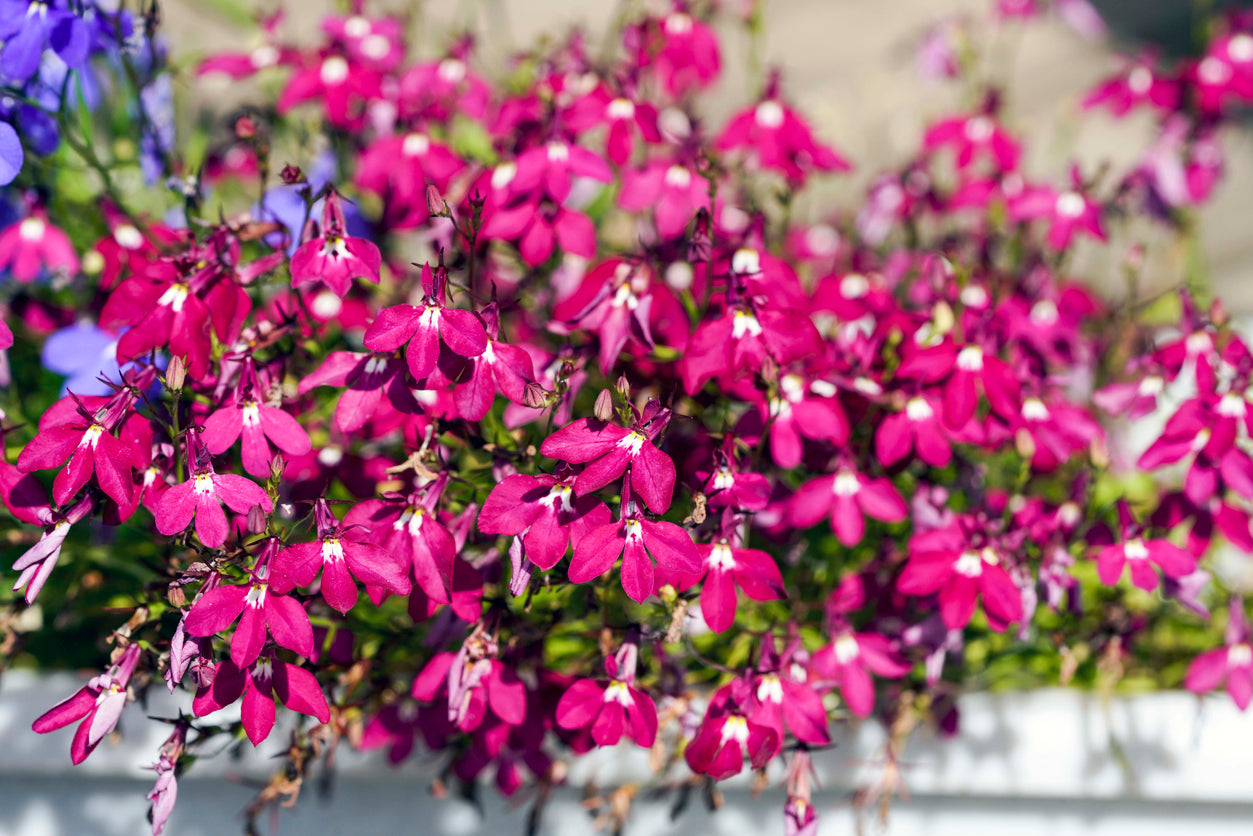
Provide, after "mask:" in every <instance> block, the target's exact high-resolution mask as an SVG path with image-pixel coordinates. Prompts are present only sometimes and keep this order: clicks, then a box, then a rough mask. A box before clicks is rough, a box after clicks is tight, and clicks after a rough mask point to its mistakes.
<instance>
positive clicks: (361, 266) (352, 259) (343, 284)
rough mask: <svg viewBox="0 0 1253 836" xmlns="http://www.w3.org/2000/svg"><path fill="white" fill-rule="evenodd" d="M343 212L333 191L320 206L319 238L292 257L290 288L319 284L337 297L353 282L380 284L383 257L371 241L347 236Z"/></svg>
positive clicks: (312, 240)
mask: <svg viewBox="0 0 1253 836" xmlns="http://www.w3.org/2000/svg"><path fill="white" fill-rule="evenodd" d="M347 229H348V225H347V223H346V222H345V221H344V209H343V207H342V206H340V197H339V193H338V192H336V191H335V190H334V189H331V190H330V192H329V193H328V194H327V195H326V200H325V202H324V203H323V204H322V229H321V232H322V234H321V235H319V236H318V237H316V238H311V239H310V240H308V241H306V242H305V243H303V244H301V245H300V248H299V249H298V250H296V252H295V253H294V254H293V255H292V257H291V286H292V287H297V288H298V287H300V286H302V285H306V284H313V283H314V282H322V283H323V284H325V285H326V286H327V287H328V288H330V290H331V291H332V292H333V293H334V294H335V295H337V296H343V295H344V294H346V293H347V292H348V290H349V289H350V288H351V287H352V280H353V279H356V278H361V279H367V280H369V281H372V282H374V283H375V284H378V283H379V271H380V269H381V268H382V265H383V256H382V255H381V254H380V253H379V248H378V247H377V246H375V244H374V243H373V242H372V241H367V240H366V239H364V238H353V237H351V236H349V235H348V234H347Z"/></svg>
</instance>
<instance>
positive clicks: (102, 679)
mask: <svg viewBox="0 0 1253 836" xmlns="http://www.w3.org/2000/svg"><path fill="white" fill-rule="evenodd" d="M138 661H139V645H137V644H130V645H127V646H126V649H125V650H123V651H122V656H121V658H119V659H118V661H117V663H116V664H114V665H113V666H112V667H110V668H109V670H108V671H106V672H105V673H102V674H100V675H99V676H95V677H93V678H92V679H91V680H90V681H89V682H88V683H87V684H86V685H84V686H83V687H82V688H80V689H79V690H78V691H77V692H76V693H75V694H74V696H72V697H70V698H69V699H67V700H65V701H64V702H61V703H58V704H57V705H55V706H53V707H52V708H50V709H48V710H47V711H46V712H44V713H43V714H41V715H40V716H39V718H38V719H37V720H35V722H34V723H33V724H32V725H31V728H32V729H34V730H35V731H36V732H37V733H39V734H47V733H48V732H51V731H56V730H57V729H62V728H65V727H66V726H68V725H69V724H70V723H74V722H77V721H78V720H82V721H83V722H82V723H79V726H78V731H76V732H75V733H74V740H73V741H72V742H71V743H70V760H72V761H73V762H74V763H75V764H80V763H82V762H83V761H84V760H85V759H86V757H87V756H88V755H90V754H91V753H92V751H93V750H94V749H95V748H96V746H98V745H99V744H100V741H101V740H104V738H105V737H106V736H107V735H108V734H109V733H110V732H112V731H113V729H114V727H115V726H117V721H118V719H119V718H120V717H121V716H122V709H123V708H124V707H125V706H126V683H127V682H128V681H130V678H131V674H133V673H134V672H135V664H136V663H137V662H138Z"/></svg>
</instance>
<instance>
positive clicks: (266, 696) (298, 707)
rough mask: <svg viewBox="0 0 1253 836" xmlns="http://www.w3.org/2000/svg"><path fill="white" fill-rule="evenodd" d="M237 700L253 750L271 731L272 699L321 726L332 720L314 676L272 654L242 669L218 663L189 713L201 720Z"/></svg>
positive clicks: (226, 662)
mask: <svg viewBox="0 0 1253 836" xmlns="http://www.w3.org/2000/svg"><path fill="white" fill-rule="evenodd" d="M240 697H243V705H242V709H241V717H242V719H243V724H244V732H245V733H247V735H248V739H249V740H250V741H252V745H253V746H258V745H260V744H261V741H263V740H265V739H266V738H267V737H269V736H270V731H271V730H272V729H273V728H274V700H275V699H277V700H278V701H279V702H281V703H282V704H283V705H285V706H286V707H287V708H290V709H291V710H292V711H297V712H299V713H301V714H306V715H308V716H310V717H314V718H316V719H317V721H318V722H320V723H328V722H330V719H331V710H330V708H329V706H327V704H326V697H325V696H324V695H323V694H322V688H321V686H319V685H318V681H317V679H316V678H314V676H313V674H311V673H309V671H307V670H305V669H304V668H302V667H300V666H299V665H293V664H291V663H290V662H284V661H282V660H281V659H279V658H277V657H275V656H274V655H273V654H272V653H267V654H266V655H264V656H262V657H260V658H259V659H257V660H256V661H255V662H253V663H252V664H251V665H250V666H245V667H243V668H241V667H240V666H239V665H236V664H235V662H233V661H232V660H230V659H223V660H222V661H221V662H219V663H218V666H217V670H216V671H215V672H214V675H213V681H212V682H211V683H210V684H208V685H202V686H201V687H200V688H199V690H197V691H196V698H195V699H194V700H193V701H192V704H191V706H192V713H194V714H195V715H196V716H197V717H204V716H205V715H207V714H212V713H213V712H215V711H217V710H219V709H222V708H225V707H226V706H228V705H230V704H232V703H233V702H235V701H236V700H238V699H239V698H240Z"/></svg>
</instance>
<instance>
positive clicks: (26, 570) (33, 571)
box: [13, 496, 93, 604]
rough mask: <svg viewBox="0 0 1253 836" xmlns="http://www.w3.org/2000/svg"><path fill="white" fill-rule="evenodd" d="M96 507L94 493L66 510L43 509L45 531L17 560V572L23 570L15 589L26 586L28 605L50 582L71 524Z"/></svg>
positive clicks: (41, 513) (14, 585)
mask: <svg viewBox="0 0 1253 836" xmlns="http://www.w3.org/2000/svg"><path fill="white" fill-rule="evenodd" d="M92 510H93V503H92V500H91V497H90V496H84V497H83V498H82V499H80V500H78V502H75V503H74V505H73V506H72V507H70V508H69V509H68V510H66V511H53V510H52V509H51V508H47V507H44V508H42V509H40V512H39V515H40V517H41V518H42V519H43V521H44V533H43V534H42V535H41V536H40V538H39V540H38V542H36V543H35V545H33V546H31V547H30V548H29V549H27V550H26V551H25V552H24V553H23V554H22V556H21V557H19V558H18V559H17V560H15V561H13V571H15V572H17V573H19V574H18V576H17V583H15V584H13V591H14V592H16V591H18V590H20V589H22V588H25V589H26V595H25V599H26V603H27V604H30V603H33V602H34V600H35V597H36V596H37V595H39V591H40V590H41V589H43V588H44V584H45V583H47V582H48V577H49V576H50V575H51V574H52V570H53V569H55V568H56V565H57V560H58V559H59V558H60V557H61V545H62V544H63V543H64V542H65V538H66V537H67V536H69V533H70V526H72V525H73V524H74V523H76V522H78V521H80V520H82V519H83V518H85V517H86V516H87V515H88V514H90V513H91V512H92Z"/></svg>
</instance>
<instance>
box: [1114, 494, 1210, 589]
mask: <svg viewBox="0 0 1253 836" xmlns="http://www.w3.org/2000/svg"><path fill="white" fill-rule="evenodd" d="M1118 518H1119V524H1120V527H1121V533H1122V539H1121V541H1120V542H1117V543H1112V544H1110V545H1107V546H1104V547H1103V548H1102V549H1101V550H1100V551H1099V552H1097V555H1096V573H1097V576H1098V577H1099V578H1100V579H1101V583H1103V584H1105V585H1106V586H1114V585H1115V584H1117V583H1118V581H1119V579H1120V578H1122V574H1123V570H1124V569H1126V568H1127V567H1128V566H1130V567H1131V582H1132V583H1133V584H1135V585H1136V586H1138V587H1139V588H1140V589H1143V590H1144V591H1145V592H1151V591H1152V590H1154V589H1156V588H1157V584H1158V576H1157V572H1155V571H1153V566H1156V567H1157V568H1158V569H1160V570H1161V571H1162V573H1163V574H1164V575H1166V576H1167V577H1169V578H1181V577H1183V576H1184V575H1188V574H1191V573H1192V572H1194V571H1196V564H1197V559H1196V557H1194V556H1193V555H1190V554H1188V553H1187V552H1186V551H1184V550H1183V549H1181V548H1179V547H1178V546H1176V545H1175V544H1174V543H1172V542H1170V541H1169V540H1147V539H1145V538H1144V537H1143V536H1142V529H1143V527H1142V526H1140V525H1139V524H1137V523H1136V521H1135V518H1134V517H1132V516H1131V510H1130V509H1129V508H1128V507H1127V503H1126V502H1125V501H1120V502H1119V504H1118ZM1150 564H1153V565H1152V566H1151V565H1150Z"/></svg>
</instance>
